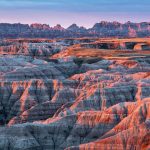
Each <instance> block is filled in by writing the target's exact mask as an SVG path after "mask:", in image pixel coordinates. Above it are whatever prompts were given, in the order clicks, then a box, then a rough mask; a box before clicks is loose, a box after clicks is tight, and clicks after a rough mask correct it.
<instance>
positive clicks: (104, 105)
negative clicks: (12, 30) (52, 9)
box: [0, 22, 150, 150]
mask: <svg viewBox="0 0 150 150" xmlns="http://www.w3.org/2000/svg"><path fill="white" fill-rule="evenodd" d="M105 26H110V27H111V28H113V29H114V28H120V29H121V28H122V27H121V26H123V27H124V28H128V30H129V31H130V36H131V37H132V36H137V35H136V33H135V31H134V30H133V29H131V28H129V25H128V24H124V25H121V24H119V23H117V22H114V23H113V24H112V23H108V22H101V23H99V24H96V25H95V26H94V27H93V29H90V32H91V33H92V32H95V30H98V28H99V27H101V28H102V27H103V28H104V27H105ZM25 27H26V26H25ZM31 28H33V29H39V30H40V29H41V28H42V29H43V30H52V29H51V27H49V26H48V25H46V24H44V25H40V24H32V25H31ZM58 29H59V30H60V32H66V29H64V28H62V27H61V26H60V25H57V26H55V27H54V28H53V31H54V30H58ZM81 29H82V30H84V31H85V30H86V29H84V28H83V27H82V28H80V27H78V26H77V25H76V24H73V25H72V26H70V27H69V28H68V29H67V30H68V32H72V30H75V31H76V32H77V31H78V30H81ZM149 149H150V38H130V39H117V38H106V39H104V38H103V39H102V38H69V39H66V38H61V39H52V40H49V39H44V38H43V39H30V38H26V39H5V40H1V42H0V150H149Z"/></svg>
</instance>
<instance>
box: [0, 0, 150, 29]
mask: <svg viewBox="0 0 150 150" xmlns="http://www.w3.org/2000/svg"><path fill="white" fill-rule="evenodd" d="M100 21H119V22H123V23H124V22H127V21H131V22H144V21H148V22H150V0H0V22H1V23H2V22H3V23H4V22H7V23H25V24H31V23H45V24H49V25H50V26H54V25H56V24H61V25H62V26H63V27H68V26H69V25H71V24H73V23H76V24H78V25H79V26H85V27H87V28H89V27H92V26H93V25H94V24H95V23H97V22H100Z"/></svg>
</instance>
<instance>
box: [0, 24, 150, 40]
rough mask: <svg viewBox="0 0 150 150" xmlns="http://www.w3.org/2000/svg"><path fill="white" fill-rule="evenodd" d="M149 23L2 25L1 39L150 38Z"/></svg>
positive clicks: (0, 26)
mask: <svg viewBox="0 0 150 150" xmlns="http://www.w3.org/2000/svg"><path fill="white" fill-rule="evenodd" d="M149 36H150V27H149V22H141V23H132V22H127V23H124V24H122V23H119V22H106V21H102V22H100V23H96V24H95V25H94V26H93V27H92V28H90V29H86V28H84V27H79V26H77V25H76V24H72V25H71V26H69V27H68V28H67V29H64V28H63V27H62V26H61V25H60V24H58V25H56V26H54V27H50V26H49V25H47V24H38V23H34V24H31V25H26V24H8V23H1V24H0V38H27V37H28V38H37V37H38V38H65V37H66V38H75V37H149Z"/></svg>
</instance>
